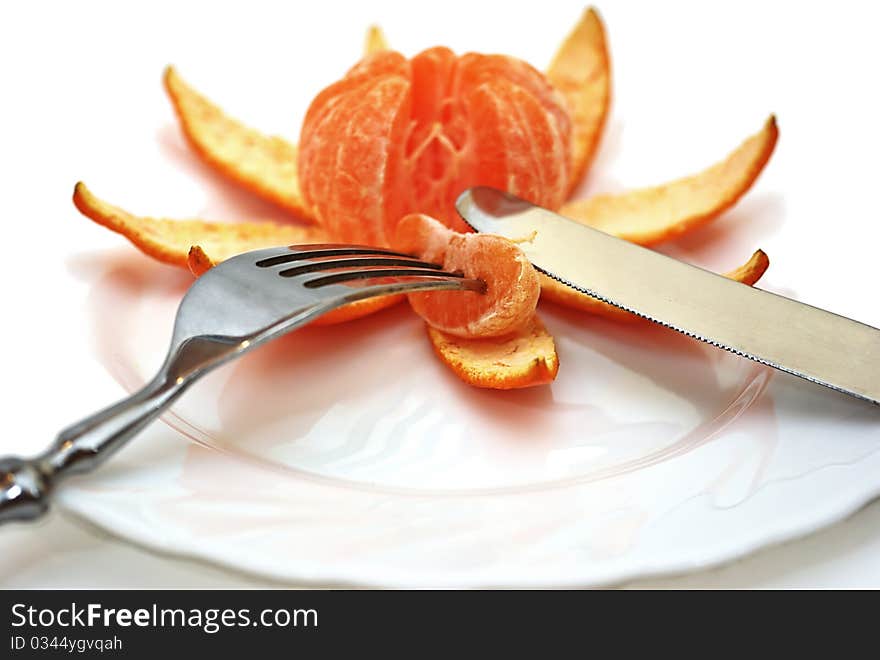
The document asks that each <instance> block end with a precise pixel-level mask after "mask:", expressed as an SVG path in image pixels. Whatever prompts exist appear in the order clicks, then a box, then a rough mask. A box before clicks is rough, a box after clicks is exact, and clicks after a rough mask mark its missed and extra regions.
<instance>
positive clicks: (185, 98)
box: [164, 66, 313, 220]
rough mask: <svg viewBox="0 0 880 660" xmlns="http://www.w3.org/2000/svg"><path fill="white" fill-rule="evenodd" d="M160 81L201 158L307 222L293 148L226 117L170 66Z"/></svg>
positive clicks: (225, 174) (189, 139)
mask: <svg viewBox="0 0 880 660" xmlns="http://www.w3.org/2000/svg"><path fill="white" fill-rule="evenodd" d="M164 83H165V90H166V91H167V92H168V96H169V97H170V98H171V102H172V104H173V105H174V111H175V112H176V113H177V117H178V119H179V120H180V127H181V129H182V130H183V134H184V136H186V139H187V141H188V142H189V143H190V145H191V146H192V147H193V149H195V151H196V153H198V154H199V156H201V157H202V159H203V160H205V162H207V163H208V164H209V165H211V166H212V167H213V168H214V169H216V170H217V171H219V172H220V173H221V174H223V175H224V176H226V177H228V178H230V179H232V180H233V181H235V182H236V183H238V184H240V185H241V186H243V187H244V188H247V189H248V190H250V191H251V192H253V193H255V194H256V195H259V196H260V197H262V198H264V199H267V200H269V201H270V202H274V203H275V204H278V205H279V206H281V207H282V208H284V209H286V210H288V211H290V212H291V213H293V214H295V215H296V216H297V217H298V218H301V219H304V220H313V215H312V213H311V212H310V211H309V210H308V208H307V206H306V203H305V202H304V201H303V199H302V194H301V192H300V189H299V178H298V177H297V171H296V146H294V145H293V144H291V143H289V142H287V141H286V140H284V139H283V138H280V137H276V136H270V135H264V134H262V133H260V132H259V131H256V130H254V129H252V128H249V127H247V126H245V125H244V124H242V123H241V122H240V121H238V120H236V119H233V118H232V117H229V116H227V115H226V114H225V113H224V112H223V111H222V110H221V109H220V108H219V107H217V106H216V105H214V104H213V103H212V102H211V101H209V100H208V99H207V98H205V97H204V96H202V95H201V94H199V93H198V92H196V91H195V90H194V89H193V88H192V87H190V86H189V85H188V84H187V83H186V82H184V80H183V79H182V78H181V77H180V76H179V75H178V74H177V71H175V69H174V67H171V66H169V67H168V68H167V69H165V76H164Z"/></svg>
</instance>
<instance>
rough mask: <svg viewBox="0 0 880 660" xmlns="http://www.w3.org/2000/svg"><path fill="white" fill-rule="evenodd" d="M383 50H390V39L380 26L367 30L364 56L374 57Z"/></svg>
mask: <svg viewBox="0 0 880 660" xmlns="http://www.w3.org/2000/svg"><path fill="white" fill-rule="evenodd" d="M383 50H389V48H388V39H386V38H385V33H384V32H382V28H380V27H379V26H378V25H371V26H370V27H369V28H367V36H366V37H365V38H364V55H365V56H366V55H372V54H373V53H378V52H380V51H383Z"/></svg>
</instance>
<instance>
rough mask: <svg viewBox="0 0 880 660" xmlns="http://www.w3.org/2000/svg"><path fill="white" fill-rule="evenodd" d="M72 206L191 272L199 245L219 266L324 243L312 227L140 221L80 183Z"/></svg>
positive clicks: (147, 251) (143, 248) (272, 224)
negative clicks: (247, 255) (254, 254)
mask: <svg viewBox="0 0 880 660" xmlns="http://www.w3.org/2000/svg"><path fill="white" fill-rule="evenodd" d="M73 203H74V204H75V205H76V208H78V209H79V211H80V213H82V214H83V215H84V216H86V217H88V218H90V219H91V220H94V221H95V222H96V223H98V224H99V225H102V226H104V227H106V228H107V229H109V230H111V231H115V232H116V233H118V234H122V235H123V236H125V237H126V238H127V239H128V240H129V241H131V242H132V243H133V244H134V245H135V247H137V248H138V249H139V250H140V251H141V252H143V253H144V254H147V255H149V256H151V257H153V258H154V259H158V260H159V261H162V262H164V263H167V264H172V265H174V266H182V267H184V268H187V267H189V252H190V247H191V246H193V245H201V246H202V247H204V252H205V253H206V254H210V255H211V259H213V260H214V261H217V262H219V261H223V260H224V259H228V258H229V257H231V256H233V255H235V254H240V253H242V252H247V251H248V250H256V249H259V248H265V247H273V246H276V245H291V244H294V243H318V242H321V241H322V240H323V234H322V233H321V232H320V231H319V230H318V229H316V228H314V227H303V226H297V225H279V224H275V223H271V222H241V223H234V224H232V223H225V222H208V221H206V220H172V219H168V218H150V217H145V216H138V215H134V214H132V213H129V212H128V211H125V210H123V209H121V208H119V207H118V206H113V205H112V204H108V203H107V202H105V201H104V200H102V199H100V198H99V197H97V196H95V195H94V194H93V193H92V192H91V191H90V190H89V189H88V188H87V187H86V185H85V184H84V183H82V182H80V183H77V184H76V188H75V189H74V192H73Z"/></svg>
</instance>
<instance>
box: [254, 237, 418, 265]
mask: <svg viewBox="0 0 880 660" xmlns="http://www.w3.org/2000/svg"><path fill="white" fill-rule="evenodd" d="M346 255H351V256H356V255H359V256H365V257H366V256H381V255H385V256H389V257H409V258H412V255H409V254H404V253H403V252H395V251H394V250H386V249H385V248H375V247H368V246H364V245H337V244H333V243H327V244H315V245H291V246H289V247H288V248H287V252H285V253H284V254H280V255H278V256H273V257H268V258H265V259H260V260H259V261H257V262H256V264H255V265H256V266H258V267H259V268H269V267H270V266H277V265H279V264H286V263H290V262H292V261H303V260H306V259H319V258H322V257H342V256H346Z"/></svg>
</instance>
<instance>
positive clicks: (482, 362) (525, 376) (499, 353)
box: [425, 315, 559, 390]
mask: <svg viewBox="0 0 880 660" xmlns="http://www.w3.org/2000/svg"><path fill="white" fill-rule="evenodd" d="M425 327H426V328H427V330H428V338H429V339H430V341H431V346H432V347H433V349H434V352H435V353H436V354H437V357H439V358H440V360H441V361H442V362H443V363H444V364H446V365H447V366H448V367H449V368H450V369H452V371H453V372H454V373H455V374H456V375H457V376H458V377H459V378H460V379H461V380H463V381H464V382H465V383H467V384H469V385H473V386H475V387H483V388H489V389H496V390H511V389H519V388H523V387H533V386H535V385H545V384H547V383H550V382H552V381H553V380H554V379H555V378H556V374H557V372H558V371H559V357H558V356H557V354H556V345H555V343H554V341H553V337H552V336H551V335H550V333H549V332H547V329H546V328H545V327H544V324H543V323H542V322H541V320H540V319H539V318H538V317H537V315H535V316H534V317H533V318H532V320H531V321H530V322H529V323H528V324H526V325H525V326H523V328H521V329H520V330H518V331H517V332H515V333H513V334H511V335H508V336H506V337H492V338H485V339H466V338H463V337H456V336H454V335H450V334H447V333H445V332H443V331H442V330H437V329H436V328H432V327H431V326H430V325H427V324H426V326H425Z"/></svg>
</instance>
